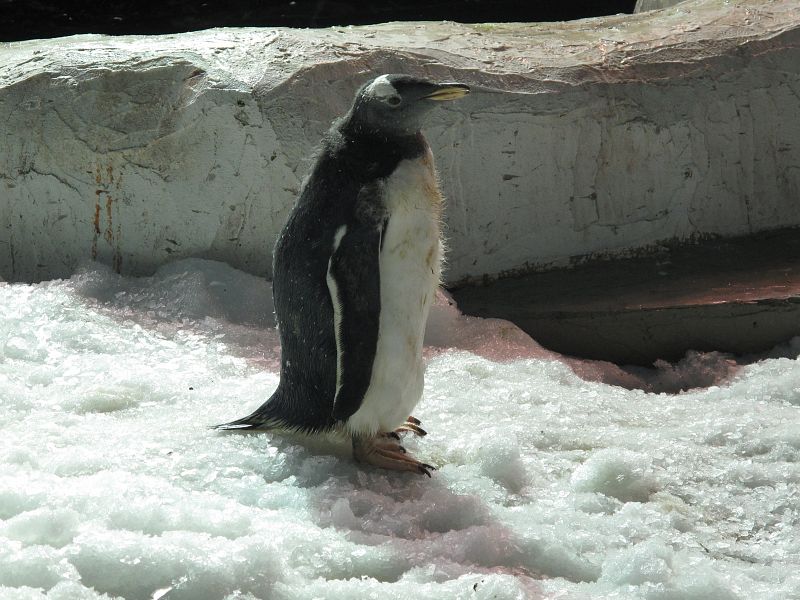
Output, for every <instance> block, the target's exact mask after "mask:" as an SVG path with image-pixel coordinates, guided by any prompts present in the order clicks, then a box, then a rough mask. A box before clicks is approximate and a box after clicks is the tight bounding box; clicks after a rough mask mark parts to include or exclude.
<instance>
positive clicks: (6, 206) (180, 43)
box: [0, 0, 800, 283]
mask: <svg viewBox="0 0 800 600" xmlns="http://www.w3.org/2000/svg"><path fill="white" fill-rule="evenodd" d="M455 16H456V17H457V15H455ZM799 42H800V7H798V5H797V3H796V2H791V1H788V0H787V1H784V2H780V1H776V2H764V1H756V0H744V1H740V2H732V3H728V4H723V3H719V2H717V1H716V0H693V1H691V2H688V3H682V4H680V5H678V6H675V7H673V8H670V9H666V10H663V11H656V12H650V13H643V14H639V15H623V16H615V17H606V18H600V19H589V20H582V21H575V22H569V23H560V24H506V25H458V24H454V23H427V24H422V23H417V24H414V23H410V24H409V23H402V24H399V23H394V24H392V23H390V24H384V25H376V26H368V27H352V28H351V27H348V28H333V29H323V30H290V29H220V30H210V31H202V32H196V33H188V34H181V35H170V36H157V37H117V38H112V37H104V36H75V37H70V38H63V39H58V40H44V41H42V40H34V41H27V42H19V43H12V44H6V45H3V46H2V47H0V123H3V124H4V130H3V131H4V138H3V143H2V144H0V223H3V224H5V226H4V227H2V228H0V276H1V277H3V278H6V279H10V280H41V279H48V278H53V277H64V276H68V275H69V274H70V273H72V272H73V271H74V269H75V268H76V266H77V265H78V264H80V263H82V262H84V261H88V260H92V259H96V260H98V261H101V262H103V263H106V264H109V265H112V266H113V267H114V268H115V269H116V270H117V271H120V272H123V273H129V274H143V273H151V272H153V271H154V269H155V268H156V267H157V266H158V265H160V264H163V263H165V262H167V261H170V260H173V259H176V258H181V257H188V256H198V257H205V258H212V259H216V260H223V261H226V262H228V263H230V264H232V265H234V266H236V267H237V268H241V269H244V270H247V271H249V272H252V273H256V274H266V275H268V276H269V275H270V263H271V248H272V245H273V243H274V240H275V237H276V235H277V233H278V231H279V230H280V228H281V226H282V225H283V222H284V220H285V218H286V216H287V214H288V211H289V210H290V207H291V205H292V203H293V202H294V199H295V197H296V195H297V192H298V188H299V186H300V182H301V181H302V179H303V177H304V176H305V174H306V172H307V171H308V168H309V166H310V160H309V155H310V153H311V152H312V151H313V148H314V147H315V146H316V144H317V143H318V141H319V139H320V137H321V136H322V134H323V132H324V131H325V130H326V129H327V128H328V127H329V125H330V122H331V121H332V120H333V119H334V118H335V117H336V116H338V115H340V114H342V113H343V112H344V111H345V110H346V109H347V108H348V106H349V104H350V101H351V98H352V95H353V93H354V91H355V89H356V88H357V87H358V85H360V84H361V83H362V82H363V81H365V80H367V79H369V78H370V77H373V76H374V75H375V74H376V73H385V72H409V73H414V74H418V75H423V76H427V77H431V78H434V79H440V80H457V81H463V82H465V83H468V84H470V85H471V86H472V87H473V90H474V91H473V93H472V94H471V95H470V96H469V97H467V98H465V99H463V100H462V101H460V102H458V103H453V104H448V105H447V106H443V107H442V108H439V109H437V111H438V112H436V113H434V114H433V115H432V117H431V120H430V123H429V126H428V127H427V129H426V133H427V135H428V138H429V140H430V142H431V144H432V146H433V148H434V153H435V155H436V157H437V162H438V166H439V169H440V173H441V178H442V182H443V187H444V189H445V192H446V195H447V197H448V199H449V201H448V208H447V216H446V219H447V223H446V227H447V234H448V237H449V248H450V250H449V255H448V267H447V271H446V273H445V277H446V279H447V280H448V281H449V282H451V283H452V282H455V281H460V280H464V279H466V278H474V277H481V276H483V275H490V276H494V275H497V274H500V273H503V272H507V271H513V270H519V269H525V268H530V267H536V268H541V267H547V266H553V265H558V264H565V263H567V262H568V261H569V260H570V258H571V257H575V256H583V255H592V254H596V253H607V254H615V253H620V252H625V251H627V250H630V249H635V248H639V247H643V246H647V245H649V244H653V243H656V242H658V241H662V240H668V239H686V238H691V237H692V236H697V235H702V234H722V235H733V234H744V233H748V232H755V231H759V230H764V229H770V228H775V227H785V226H793V225H800V203H798V202H797V198H798V194H800V144H798V143H797V140H798V139H800V102H798V100H797V99H798V97H799V96H800V48H799V47H798V43H799Z"/></svg>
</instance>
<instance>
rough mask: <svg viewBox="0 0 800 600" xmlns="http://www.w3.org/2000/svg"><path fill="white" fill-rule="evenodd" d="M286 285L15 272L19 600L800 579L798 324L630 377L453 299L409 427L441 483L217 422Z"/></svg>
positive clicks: (260, 395) (680, 585)
mask: <svg viewBox="0 0 800 600" xmlns="http://www.w3.org/2000/svg"><path fill="white" fill-rule="evenodd" d="M268 299H269V287H268V285H267V284H266V283H264V282H263V281H261V280H260V279H257V278H254V277H250V276H248V275H246V274H243V273H241V272H238V271H235V270H233V269H230V268H228V267H226V266H224V265H222V264H219V263H213V262H208V261H200V260H190V261H181V262H179V263H175V264H173V265H170V266H168V267H164V268H162V269H161V270H159V271H158V272H157V273H156V275H155V276H153V277H150V278H144V279H133V278H122V277H119V276H117V275H115V274H113V273H111V272H110V271H108V270H106V269H104V268H101V267H96V266H93V267H92V268H91V269H89V270H86V271H84V272H82V273H80V274H78V275H76V276H74V277H73V278H71V279H70V280H67V281H53V282H48V283H43V284H39V285H16V284H15V285H8V284H0V307H1V310H2V313H1V316H0V407H1V408H2V410H0V432H1V433H2V435H0V597H3V598H10V599H14V600H18V599H27V598H50V599H54V600H55V599H59V600H67V599H70V600H77V599H89V598H95V599H96V598H115V597H123V598H126V599H151V598H163V599H166V600H175V599H178V598H186V599H192V600H202V599H206V598H208V599H218V598H227V599H231V600H232V599H251V600H252V599H254V598H262V599H272V598H275V599H287V600H288V599H292V600H295V599H312V598H325V599H336V598H341V599H346V598H384V597H391V598H396V599H406V598H407V599H412V598H413V599H418V598H431V599H434V598H435V599H440V598H464V599H476V600H477V599H488V598H497V599H505V598H533V599H536V598H559V599H581V598H593V599H595V598H608V599H611V598H613V599H625V598H646V599H657V600H668V599H686V600H690V599H694V598H696V599H698V600H700V599H703V600H723V599H725V600H727V599H736V598H741V599H750V598H765V599H766V598H769V599H781V598H786V599H788V598H797V597H798V595H800V491H798V487H799V486H798V483H800V429H798V426H797V422H798V415H799V414H800V413H799V411H800V361H798V359H797V357H798V354H800V339H795V340H794V341H793V343H790V344H787V345H786V346H785V347H782V348H778V349H776V350H775V351H774V352H773V353H772V354H771V357H770V358H765V359H763V360H760V361H756V362H753V363H752V364H750V365H748V366H744V367H741V368H732V363H731V361H730V360H728V359H727V358H725V357H715V356H711V357H710V358H709V356H708V355H705V356H699V355H698V356H697V357H695V359H692V357H689V358H688V359H687V361H686V362H685V363H684V364H683V365H680V366H678V367H672V366H667V367H665V368H662V370H661V371H659V372H651V373H649V374H643V373H633V372H628V371H623V370H621V369H619V368H616V367H614V366H613V365H608V364H603V363H593V362H581V361H575V360H569V359H565V358H564V357H561V356H559V355H557V354H553V353H550V352H547V351H546V350H544V349H542V348H541V347H539V346H538V345H537V344H536V343H535V342H533V340H531V339H530V338H528V337H527V336H525V335H524V334H523V333H522V332H520V331H519V330H518V329H516V328H515V327H513V326H512V325H510V324H509V323H506V322H502V321H493V320H480V319H472V318H467V317H463V316H461V315H459V314H458V312H457V310H456V309H455V308H454V307H453V306H450V305H449V304H448V302H447V299H446V298H445V297H444V296H442V297H441V298H440V299H439V303H438V305H437V306H436V307H435V310H434V313H433V315H432V317H431V322H430V327H429V331H428V336H427V343H428V347H427V350H426V352H427V355H428V359H429V365H428V371H427V378H426V387H425V395H424V398H423V401H422V403H421V404H420V406H419V407H418V410H417V411H416V412H415V416H417V417H418V418H420V419H421V420H422V421H423V424H424V426H425V428H426V429H427V430H428V431H429V432H430V435H428V437H426V438H424V439H422V440H416V439H407V441H406V443H407V446H408V447H409V449H410V450H411V451H412V452H414V453H415V454H416V455H418V456H419V457H420V458H422V459H423V460H425V461H426V462H430V463H433V464H436V465H439V466H440V469H439V470H438V471H437V472H436V473H435V474H434V477H433V479H428V478H425V477H418V476H414V475H408V474H395V473H387V472H384V471H378V470H373V469H362V468H360V467H359V466H358V465H356V464H354V463H353V462H352V461H351V460H350V458H349V449H348V447H347V445H346V444H342V443H340V442H337V441H336V440H330V439H305V438H301V437H291V436H282V435H276V434H270V433H266V434H265V433H262V434H256V435H241V434H238V435H237V434H233V435H230V434H229V435H225V434H219V433H215V432H213V431H210V430H209V429H208V428H207V426H208V425H210V424H213V423H220V422H224V421H228V420H230V419H232V418H235V417H239V416H242V415H243V414H245V413H246V412H247V411H249V410H251V409H253V408H255V407H256V406H257V405H259V404H260V403H261V402H262V401H263V400H264V399H265V398H266V397H267V396H268V395H269V393H270V391H271V390H272V389H273V388H274V387H275V385H276V384H277V382H278V377H277V374H276V368H277V360H278V356H279V346H278V340H277V336H276V334H275V330H274V328H273V323H272V315H271V312H272V308H271V305H270V302H269V300H268ZM709 373H711V375H709ZM715 373H716V374H717V375H714V374H715ZM709 377H710V379H709ZM720 377H724V378H726V379H725V380H724V381H722V382H718V383H717V385H712V386H710V387H707V388H703V389H697V390H694V391H690V392H686V393H682V394H653V393H646V392H645V391H643V390H644V389H666V388H665V387H664V386H663V385H662V384H663V383H664V382H665V381H667V383H668V384H669V385H671V386H673V387H674V384H675V382H676V380H680V381H679V383H681V382H682V384H687V382H688V385H691V384H692V383H691V382H692V381H693V380H697V381H700V380H702V381H703V382H705V383H706V384H707V383H708V382H709V381H712V380H713V381H716V380H717V379H720ZM611 383H616V384H619V385H611ZM669 385H668V386H667V387H669ZM623 386H624V387H623ZM659 386H661V387H659ZM678 387H680V385H679V386H678ZM627 388H631V389H627ZM636 388H640V389H636Z"/></svg>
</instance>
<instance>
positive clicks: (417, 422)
mask: <svg viewBox="0 0 800 600" xmlns="http://www.w3.org/2000/svg"><path fill="white" fill-rule="evenodd" d="M406 423H411V424H412V425H422V421H420V420H419V419H417V418H416V417H413V416H409V417H408V418H407V419H406Z"/></svg>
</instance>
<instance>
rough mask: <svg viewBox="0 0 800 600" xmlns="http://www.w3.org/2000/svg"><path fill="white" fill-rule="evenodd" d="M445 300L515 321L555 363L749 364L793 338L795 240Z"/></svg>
mask: <svg viewBox="0 0 800 600" xmlns="http://www.w3.org/2000/svg"><path fill="white" fill-rule="evenodd" d="M453 296H454V298H455V300H456V302H457V303H458V308H459V309H460V310H462V311H464V312H465V313H467V314H470V315H476V316H480V317H499V318H501V319H507V320H509V321H513V322H514V323H515V324H516V325H518V326H519V327H520V328H521V329H522V330H523V331H525V332H526V333H528V334H529V335H530V336H531V337H533V338H534V339H535V340H536V341H537V342H539V343H540V344H542V345H543V346H545V347H546V348H548V349H550V350H555V351H557V352H560V353H562V354H568V355H573V356H580V357H584V358H591V359H596V360H606V361H611V362H614V363H617V364H633V365H641V366H651V365H653V364H654V363H655V364H657V365H658V364H659V363H660V362H663V361H669V362H677V361H679V360H680V359H682V358H683V357H684V356H685V355H686V353H687V351H689V350H693V351H702V352H713V351H721V352H727V353H732V354H736V355H739V356H741V355H753V354H757V353H762V352H766V351H768V350H770V349H772V348H774V347H775V346H777V345H778V344H781V343H784V342H786V341H788V340H790V339H791V338H792V337H794V336H800V230H798V229H788V230H782V231H770V232H766V233H762V234H759V235H751V236H748V237H746V238H728V239H725V240H706V241H703V242H701V243H698V244H684V245H679V246H676V247H662V248H660V250H659V252H657V253H654V254H652V255H650V256H642V257H636V258H628V259H618V260H613V261H591V262H590V263H588V264H584V265H578V266H576V267H575V268H573V269H569V270H560V269H555V270H552V271H549V272H547V273H529V274H527V275H525V276H521V277H513V278H506V279H501V280H498V281H495V282H492V283H490V284H489V285H485V286H464V287H462V288H459V289H455V290H453ZM706 358H708V357H706ZM701 360H702V357H701ZM691 362H695V363H697V360H694V361H691ZM715 362H718V361H715ZM722 364H724V363H722ZM701 366H702V365H701ZM717 366H718V365H717ZM718 372H719V369H715V370H712V372H711V373H710V375H711V376H712V377H711V378H710V379H709V383H703V384H702V385H709V384H710V382H711V381H713V377H716V376H717V375H718ZM697 376H698V373H695V377H694V381H695V382H697V381H698V379H697ZM664 383H665V382H662V385H663V384H664ZM666 383H668V382H666ZM678 389H680V388H678ZM662 390H663V391H667V390H664V388H662ZM669 391H673V392H674V391H678V390H677V389H674V388H673V389H670V390H669Z"/></svg>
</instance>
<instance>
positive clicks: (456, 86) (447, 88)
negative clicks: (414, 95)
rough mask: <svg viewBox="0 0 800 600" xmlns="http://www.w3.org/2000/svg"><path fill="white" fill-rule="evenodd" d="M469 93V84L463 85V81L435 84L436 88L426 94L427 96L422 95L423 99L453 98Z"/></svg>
mask: <svg viewBox="0 0 800 600" xmlns="http://www.w3.org/2000/svg"><path fill="white" fill-rule="evenodd" d="M467 94H469V86H466V85H464V84H463V83H440V84H438V85H437V86H436V89H435V90H434V91H433V92H432V93H430V94H428V95H427V96H423V99H425V100H439V101H441V100H455V99H456V98H461V97H462V96H466V95H467Z"/></svg>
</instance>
